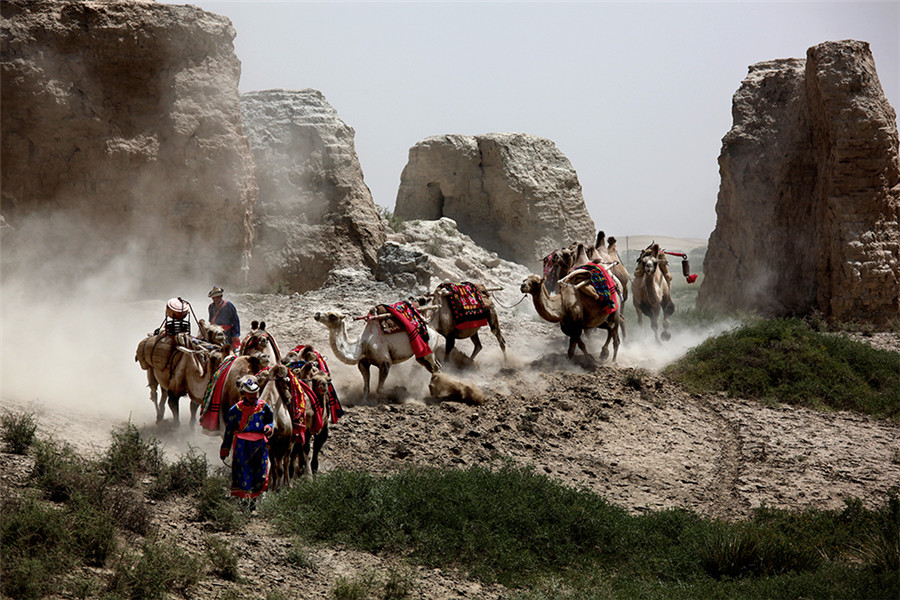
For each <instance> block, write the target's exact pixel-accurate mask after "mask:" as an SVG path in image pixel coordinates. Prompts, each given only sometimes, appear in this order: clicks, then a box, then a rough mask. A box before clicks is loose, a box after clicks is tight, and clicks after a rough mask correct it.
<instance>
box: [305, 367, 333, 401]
mask: <svg viewBox="0 0 900 600" xmlns="http://www.w3.org/2000/svg"><path fill="white" fill-rule="evenodd" d="M305 381H307V382H308V383H309V387H311V388H312V389H313V392H315V394H316V396H318V397H319V398H326V397H327V396H328V384H329V383H331V376H330V375H329V374H328V373H323V372H322V371H319V370H316V371H315V373H313V374H312V376H311V377H309V378H308V379H306V380H305Z"/></svg>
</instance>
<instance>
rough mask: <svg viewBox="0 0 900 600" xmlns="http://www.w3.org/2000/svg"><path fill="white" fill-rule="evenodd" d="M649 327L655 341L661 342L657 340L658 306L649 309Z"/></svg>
mask: <svg viewBox="0 0 900 600" xmlns="http://www.w3.org/2000/svg"><path fill="white" fill-rule="evenodd" d="M650 327H651V328H652V329H653V336H654V337H655V338H656V343H657V344H661V343H662V342H660V341H659V307H654V308H653V309H652V310H651V311H650Z"/></svg>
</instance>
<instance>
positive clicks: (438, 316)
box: [429, 283, 506, 361]
mask: <svg viewBox="0 0 900 600" xmlns="http://www.w3.org/2000/svg"><path fill="white" fill-rule="evenodd" d="M474 285H475V287H476V288H477V289H478V293H479V294H480V295H481V299H482V301H483V302H484V306H485V309H486V310H487V320H488V326H489V327H490V329H491V332H492V333H493V334H494V336H495V337H496V338H497V342H498V343H499V344H500V350H502V351H503V355H504V356H506V340H505V339H503V334H502V333H501V332H500V319H498V318H497V310H496V309H495V308H494V302H493V301H492V300H491V297H490V295H489V294H488V291H487V288H486V287H485V286H484V285H483V284H480V283H476V284H474ZM450 294H451V292H450V291H448V290H447V289H446V288H443V287H441V286H438V287H436V288H435V290H434V292H432V293H431V298H432V306H436V307H437V308H435V309H434V310H433V312H432V313H431V318H430V319H429V323H430V324H431V326H432V327H434V329H435V331H437V332H438V333H439V334H441V335H442V336H444V360H445V361H447V360H448V359H449V358H450V353H451V352H452V351H453V347H454V346H455V344H456V340H464V339H467V338H471V339H472V344H473V345H474V348H473V349H472V354H470V355H469V360H474V359H475V356H477V355H478V353H479V352H481V349H482V345H481V340H480V339H479V338H478V330H479V329H480V327H470V328H465V329H459V328H458V327H457V325H458V323H457V322H456V317H455V316H454V314H453V310H452V309H451V307H450Z"/></svg>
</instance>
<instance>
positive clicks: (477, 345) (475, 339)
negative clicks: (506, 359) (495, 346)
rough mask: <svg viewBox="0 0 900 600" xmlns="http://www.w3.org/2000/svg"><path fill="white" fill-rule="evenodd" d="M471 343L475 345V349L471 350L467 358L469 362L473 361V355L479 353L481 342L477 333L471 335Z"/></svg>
mask: <svg viewBox="0 0 900 600" xmlns="http://www.w3.org/2000/svg"><path fill="white" fill-rule="evenodd" d="M472 343H473V344H474V345H475V347H474V348H473V349H472V355H471V356H469V360H475V355H477V354H478V353H479V352H481V348H482V346H481V340H480V339H479V338H478V332H477V331H476V332H475V333H474V334H473V335H472Z"/></svg>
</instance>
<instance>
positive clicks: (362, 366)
mask: <svg viewBox="0 0 900 600" xmlns="http://www.w3.org/2000/svg"><path fill="white" fill-rule="evenodd" d="M356 366H357V368H358V369H359V372H360V373H362V378H363V399H362V401H363V404H365V403H366V400H368V399H369V379H370V376H369V362H368V361H362V360H361V361H359V362H358V363H357V364H356Z"/></svg>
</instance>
